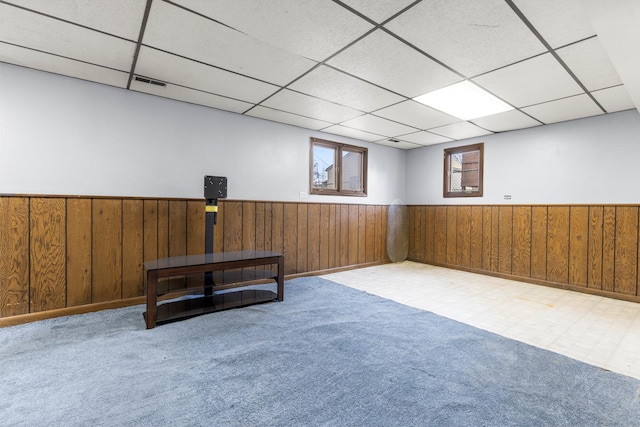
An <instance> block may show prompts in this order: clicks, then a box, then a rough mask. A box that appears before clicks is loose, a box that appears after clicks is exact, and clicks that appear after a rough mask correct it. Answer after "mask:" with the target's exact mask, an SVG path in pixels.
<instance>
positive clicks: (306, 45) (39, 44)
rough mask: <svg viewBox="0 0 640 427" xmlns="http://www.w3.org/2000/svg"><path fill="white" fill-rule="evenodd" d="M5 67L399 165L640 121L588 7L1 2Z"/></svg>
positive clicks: (458, 1)
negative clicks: (463, 91) (254, 123)
mask: <svg viewBox="0 0 640 427" xmlns="http://www.w3.org/2000/svg"><path fill="white" fill-rule="evenodd" d="M0 61H1V62H6V63H10V64H15V65H19V66H24V67H28V68H33V69H37V70H43V71H47V72H52V73H57V74H62V75H65V76H70V77H74V78H79V79H84V80H89V81H93V82H97V83H101V84H106V85H111V86H116V87H119V88H122V89H126V90H132V91H137V92H143V93H147V94H151V95H155V96H160V97H165V98H170V99H175V100H179V101H183V102H189V103H193V104H198V105H203V106H207V107H211V108H216V109H221V110H226V111H231V112H234V113H238V114H244V115H247V116H252V117H257V118H261V119H266V120H272V121H276V122H281V123H286V124H290V125H294V126H300V127H304V128H308V129H313V130H320V131H324V132H328V133H332V134H338V135H343V136H348V137H353V138H358V139H361V140H365V141H369V142H373V143H378V144H383V145H388V146H392V147H397V148H401V149H412V148H417V147H421V146H425V145H431V144H438V143H443V142H449V141H454V140H461V139H465V138H470V137H474V136H481V135H489V134H492V133H496V132H505V131H510V130H515V129H522V128H527V127H533V126H541V125H545V124H549V123H556V122H560V121H566V120H573V119H578V118H583V117H589V116H595V115H600V114H607V113H613V112H616V111H622V110H627V109H633V108H636V106H635V105H634V103H633V101H632V98H633V97H632V96H630V93H629V91H628V90H627V89H626V88H627V86H625V85H624V84H623V82H622V80H621V79H620V77H619V75H618V72H617V70H616V68H615V67H614V65H613V64H612V62H611V61H610V59H609V56H608V54H607V51H606V50H605V48H604V47H603V44H602V43H601V42H600V39H599V36H598V35H597V34H596V32H595V31H594V30H593V28H592V27H591V25H590V21H589V20H588V19H587V16H586V15H585V13H584V11H583V9H582V7H581V4H580V0H563V1H557V0H474V1H470V0H447V1H427V0H423V1H412V0H389V1H383V0H377V1H369V0H342V1H338V0H333V1H332V0H270V1H259V0H217V1H208V0H173V1H166V0H94V1H91V2H87V1H80V0H57V1H50V0H6V1H2V0H0ZM140 78H142V79H140ZM149 80H153V81H155V82H161V83H164V84H166V85H165V86H161V85H157V84H150V83H149ZM464 80H468V81H471V82H473V83H475V84H476V85H478V86H480V87H482V88H483V89H485V90H487V91H489V92H490V93H492V94H493V95H496V96H497V97H499V98H500V99H501V100H503V101H505V102H507V103H508V104H510V105H511V106H512V107H514V110H512V111H508V112H506V113H500V114H495V115H492V116H487V117H482V118H479V119H474V120H470V121H462V120H460V119H458V118H455V117H452V116H449V115H447V114H444V113H442V112H440V111H437V110H434V109H432V108H429V107H427V106H424V105H422V104H419V103H417V102H415V101H414V100H413V98H414V97H417V96H419V95H422V94H424V93H426V92H429V91H433V90H436V89H439V88H442V87H445V86H448V85H451V84H454V83H457V82H460V81H464Z"/></svg>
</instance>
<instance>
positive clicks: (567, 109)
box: [522, 94, 603, 123]
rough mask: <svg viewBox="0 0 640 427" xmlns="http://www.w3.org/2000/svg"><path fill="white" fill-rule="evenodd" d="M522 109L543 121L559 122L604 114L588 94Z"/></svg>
mask: <svg viewBox="0 0 640 427" xmlns="http://www.w3.org/2000/svg"><path fill="white" fill-rule="evenodd" d="M522 111H524V112H525V113H527V114H529V115H531V116H533V117H535V118H536V119H538V120H540V121H541V122H543V123H557V122H563V121H567V120H574V119H581V118H583V117H590V116H596V115H598V114H603V112H602V110H601V109H600V108H598V106H597V105H596V104H595V102H593V101H592V100H591V98H589V96H588V95H586V94H583V95H578V96H572V97H569V98H564V99H558V100H556V101H551V102H546V103H544V104H538V105H533V106H531V107H527V108H523V109H522Z"/></svg>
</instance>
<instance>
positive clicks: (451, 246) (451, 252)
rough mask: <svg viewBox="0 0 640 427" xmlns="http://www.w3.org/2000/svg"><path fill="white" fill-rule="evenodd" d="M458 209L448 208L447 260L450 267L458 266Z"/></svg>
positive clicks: (454, 207)
mask: <svg viewBox="0 0 640 427" xmlns="http://www.w3.org/2000/svg"><path fill="white" fill-rule="evenodd" d="M457 228H458V207H457V206H447V260H446V263H447V264H449V265H455V264H456V255H457V245H456V243H457V239H458V234H457Z"/></svg>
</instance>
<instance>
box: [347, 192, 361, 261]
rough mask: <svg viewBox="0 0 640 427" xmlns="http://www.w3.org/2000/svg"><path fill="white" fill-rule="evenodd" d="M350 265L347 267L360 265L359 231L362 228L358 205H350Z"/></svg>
mask: <svg viewBox="0 0 640 427" xmlns="http://www.w3.org/2000/svg"><path fill="white" fill-rule="evenodd" d="M348 209H349V263H348V264H347V265H356V264H357V263H358V247H359V240H358V229H359V226H360V222H359V221H360V209H358V205H349V207H348Z"/></svg>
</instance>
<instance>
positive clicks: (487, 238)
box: [482, 206, 493, 271]
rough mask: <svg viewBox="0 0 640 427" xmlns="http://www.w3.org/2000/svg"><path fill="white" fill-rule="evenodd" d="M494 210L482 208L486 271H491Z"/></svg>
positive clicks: (484, 264) (483, 250)
mask: <svg viewBox="0 0 640 427" xmlns="http://www.w3.org/2000/svg"><path fill="white" fill-rule="evenodd" d="M492 214H493V209H492V208H491V206H483V207H482V269H483V270H485V271H491V249H492V248H493V242H492V240H491V239H492V238H493V232H492V228H491V225H492V224H493V219H492V218H491V216H492Z"/></svg>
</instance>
